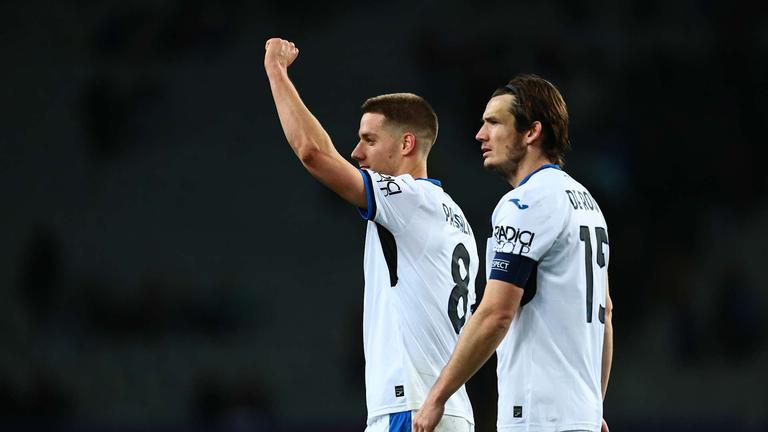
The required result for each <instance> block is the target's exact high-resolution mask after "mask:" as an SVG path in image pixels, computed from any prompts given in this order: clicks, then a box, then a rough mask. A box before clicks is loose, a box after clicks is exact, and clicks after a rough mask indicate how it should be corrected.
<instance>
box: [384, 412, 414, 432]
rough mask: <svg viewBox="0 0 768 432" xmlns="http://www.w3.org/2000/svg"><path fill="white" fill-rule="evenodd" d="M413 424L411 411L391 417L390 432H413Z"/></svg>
mask: <svg viewBox="0 0 768 432" xmlns="http://www.w3.org/2000/svg"><path fill="white" fill-rule="evenodd" d="M412 424H413V423H412V421H411V412H410V411H403V412H399V413H392V414H390V415H389V432H411V430H413V428H412Z"/></svg>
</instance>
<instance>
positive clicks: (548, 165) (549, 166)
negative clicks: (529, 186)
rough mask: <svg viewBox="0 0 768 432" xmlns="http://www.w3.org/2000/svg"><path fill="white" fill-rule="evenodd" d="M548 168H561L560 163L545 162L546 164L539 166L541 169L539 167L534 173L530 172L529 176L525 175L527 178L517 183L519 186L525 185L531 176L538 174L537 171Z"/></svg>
mask: <svg viewBox="0 0 768 432" xmlns="http://www.w3.org/2000/svg"><path fill="white" fill-rule="evenodd" d="M546 168H555V169H560V165H558V164H545V165H542V166H540V167H539V169H537V170H535V171H534V172H532V173H530V174H528V175H527V176H525V178H524V179H523V181H521V182H520V184H519V185H517V187H520V186H522V185H524V184H525V183H526V182H527V181H528V179H530V178H531V176H532V175H534V174H536V173H537V172H539V171H541V170H543V169H546Z"/></svg>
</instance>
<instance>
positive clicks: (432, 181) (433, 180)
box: [416, 177, 443, 187]
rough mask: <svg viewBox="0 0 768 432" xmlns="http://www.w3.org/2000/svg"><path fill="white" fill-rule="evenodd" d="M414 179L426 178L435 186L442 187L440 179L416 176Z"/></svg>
mask: <svg viewBox="0 0 768 432" xmlns="http://www.w3.org/2000/svg"><path fill="white" fill-rule="evenodd" d="M416 180H426V181H428V182H430V183H432V184H433V185H435V186H439V187H443V183H442V182H441V181H440V180H437V179H433V178H426V177H418V178H416Z"/></svg>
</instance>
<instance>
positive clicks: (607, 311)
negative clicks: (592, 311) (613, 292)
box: [603, 302, 613, 324]
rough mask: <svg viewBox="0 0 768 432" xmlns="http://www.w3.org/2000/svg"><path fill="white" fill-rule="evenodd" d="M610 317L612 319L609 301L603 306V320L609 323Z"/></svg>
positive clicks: (611, 306)
mask: <svg viewBox="0 0 768 432" xmlns="http://www.w3.org/2000/svg"><path fill="white" fill-rule="evenodd" d="M611 319H613V305H612V304H611V303H610V302H609V303H608V304H607V305H606V307H605V311H604V312H603V322H604V323H605V324H610V323H611Z"/></svg>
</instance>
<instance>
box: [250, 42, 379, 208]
mask: <svg viewBox="0 0 768 432" xmlns="http://www.w3.org/2000/svg"><path fill="white" fill-rule="evenodd" d="M264 48H265V50H266V53H265V54H264V69H265V70H266V72H267V77H268V78H269V85H270V88H271V89H272V96H273V98H274V100H275V107H276V108H277V114H278V116H279V117H280V124H281V125H282V127H283V132H284V133H285V137H286V138H287V140H288V143H289V144H290V145H291V148H292V149H293V151H294V153H296V156H297V157H298V158H299V160H301V163H302V164H303V165H304V167H305V168H306V169H307V171H309V173H310V174H312V176H314V177H315V178H316V179H318V180H319V181H320V182H321V183H323V184H324V185H326V186H327V187H329V188H330V189H331V190H333V191H334V192H336V193H337V194H339V196H341V197H342V198H344V200H346V201H348V202H350V203H351V204H353V205H355V206H357V207H361V208H364V207H366V206H367V201H366V196H365V186H364V184H363V181H362V177H361V176H360V173H359V172H358V170H357V168H355V167H354V166H353V165H352V164H351V163H349V162H348V161H347V160H346V159H344V158H343V157H342V156H341V154H339V152H338V151H337V150H336V148H335V147H334V145H333V142H332V141H331V138H330V137H329V136H328V133H327V132H326V131H325V129H323V127H322V125H321V124H320V122H319V121H318V120H317V119H316V118H315V116H314V115H312V113H311V112H310V111H309V109H308V108H307V107H306V106H305V105H304V102H302V100H301V97H300V96H299V92H298V91H297V90H296V87H295V86H294V85H293V83H292V82H291V80H290V79H289V77H288V67H289V66H291V64H293V62H294V61H295V60H296V58H297V57H298V55H299V49H298V48H296V46H295V45H294V43H293V42H289V41H287V40H283V39H279V38H272V39H269V40H268V41H267V43H266V46H265V47H264Z"/></svg>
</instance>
